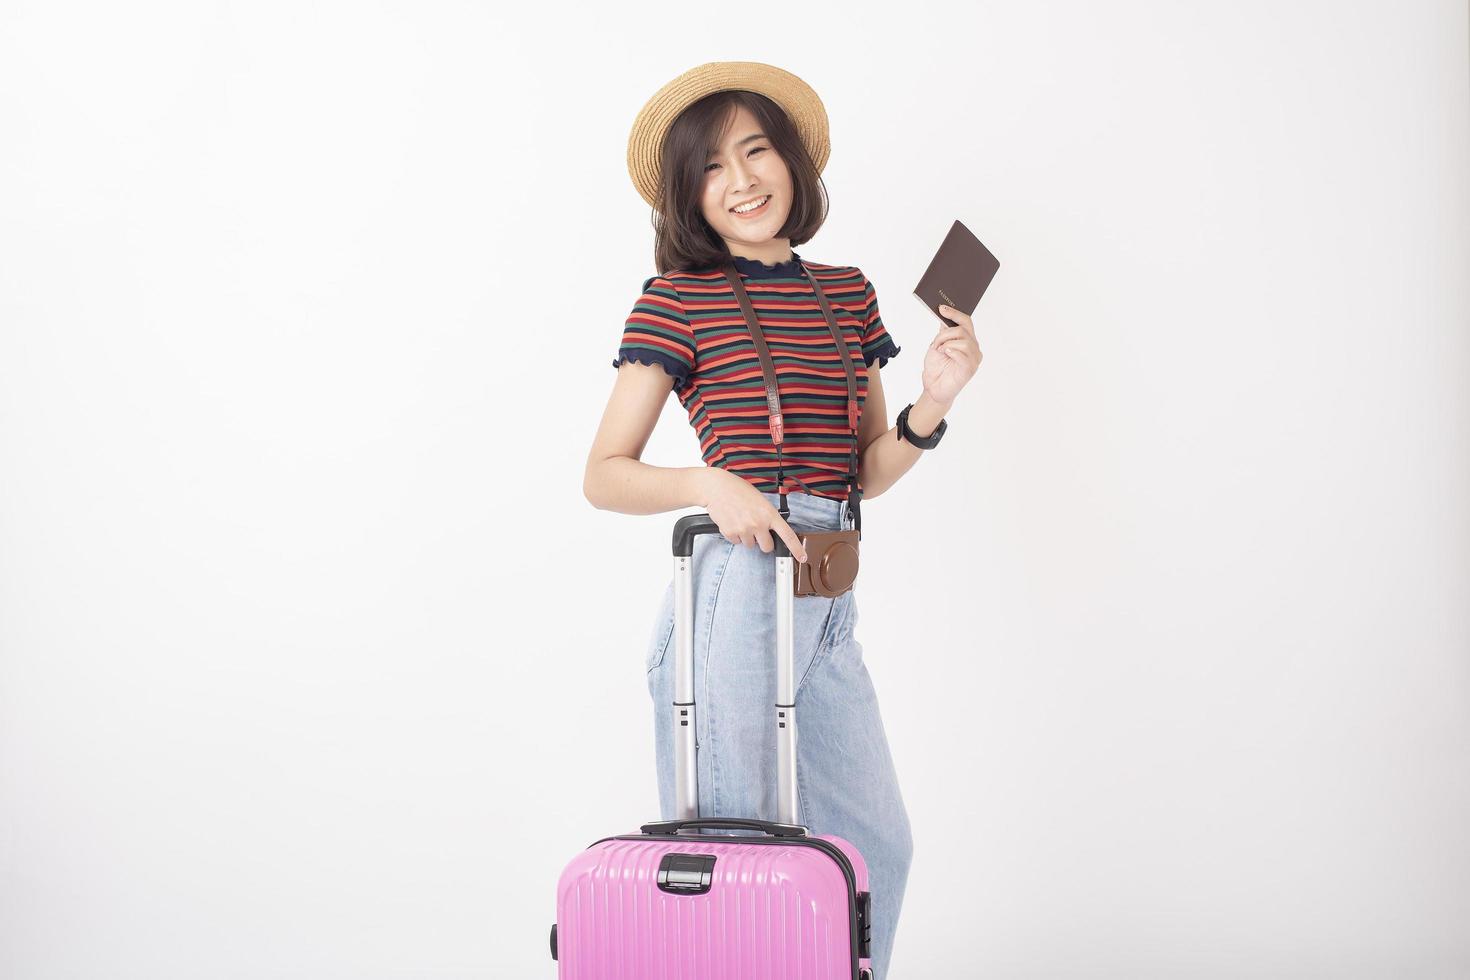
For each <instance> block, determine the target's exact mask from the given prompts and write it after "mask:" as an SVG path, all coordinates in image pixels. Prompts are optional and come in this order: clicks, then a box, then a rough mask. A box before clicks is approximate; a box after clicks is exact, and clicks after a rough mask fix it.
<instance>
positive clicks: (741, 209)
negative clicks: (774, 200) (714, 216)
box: [730, 194, 771, 214]
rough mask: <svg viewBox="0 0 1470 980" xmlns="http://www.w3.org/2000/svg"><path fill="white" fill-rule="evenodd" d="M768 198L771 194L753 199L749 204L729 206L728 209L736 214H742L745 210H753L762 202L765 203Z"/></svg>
mask: <svg viewBox="0 0 1470 980" xmlns="http://www.w3.org/2000/svg"><path fill="white" fill-rule="evenodd" d="M770 199H771V195H769V194H767V195H766V196H765V197H763V198H761V199H760V200H759V201H754V202H752V203H750V204H747V205H744V206H743V207H738V208H731V209H730V210H731V211H734V212H735V213H736V214H744V213H745V212H747V211H754V210H755V209H756V208H758V207H760V206H761V205H762V204H765V203H766V202H767V201H769V200H770Z"/></svg>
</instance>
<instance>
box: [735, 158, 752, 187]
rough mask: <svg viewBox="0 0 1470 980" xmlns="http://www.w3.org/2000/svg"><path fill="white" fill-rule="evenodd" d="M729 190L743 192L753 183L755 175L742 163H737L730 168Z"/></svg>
mask: <svg viewBox="0 0 1470 980" xmlns="http://www.w3.org/2000/svg"><path fill="white" fill-rule="evenodd" d="M729 173H730V188H731V189H732V190H735V191H737V192H739V191H744V190H745V189H746V188H748V187H750V185H751V184H752V183H754V182H755V175H754V174H753V173H751V172H750V170H749V169H748V168H747V167H746V166H745V163H744V162H741V163H738V164H736V165H734V166H732V167H731V168H730V171H729Z"/></svg>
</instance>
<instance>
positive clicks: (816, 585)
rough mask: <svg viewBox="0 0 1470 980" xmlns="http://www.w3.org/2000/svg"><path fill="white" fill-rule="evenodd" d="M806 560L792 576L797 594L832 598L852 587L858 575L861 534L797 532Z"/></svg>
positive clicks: (798, 563) (851, 530) (798, 565)
mask: <svg viewBox="0 0 1470 980" xmlns="http://www.w3.org/2000/svg"><path fill="white" fill-rule="evenodd" d="M798 534H799V536H800V537H801V544H802V547H803V548H805V549H806V556H807V560H806V561H803V562H797V564H796V574H795V575H793V576H792V582H793V583H794V584H795V590H796V595H820V596H827V597H828V598H832V597H835V596H840V595H842V593H844V592H846V591H847V590H848V589H850V588H852V583H853V582H854V581H856V579H857V573H858V532H857V530H856V529H855V528H853V529H848V530H845V531H804V532H798Z"/></svg>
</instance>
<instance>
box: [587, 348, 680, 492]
mask: <svg viewBox="0 0 1470 980" xmlns="http://www.w3.org/2000/svg"><path fill="white" fill-rule="evenodd" d="M673 387H674V379H673V378H671V377H670V376H669V374H668V372H666V371H665V370H664V369H663V368H661V367H658V366H656V365H652V364H641V363H638V362H636V361H625V362H624V363H623V364H622V365H620V366H619V367H618V378H617V381H616V382H615V383H614V384H613V390H612V394H611V395H610V396H609V397H608V400H607V407H606V408H604V409H603V412H602V422H601V423H600V424H599V425H598V427H597V436H596V437H595V438H594V439H593V440H592V449H591V451H590V452H588V454H587V470H586V473H585V474H584V476H583V478H582V493H583V494H584V495H585V496H586V497H587V500H588V501H589V502H591V504H592V506H594V507H596V508H597V509H598V510H611V511H617V512H618V513H621V514H662V513H664V512H665V511H671V510H679V509H680V508H682V507H706V506H708V502H707V500H706V494H705V488H706V481H707V478H708V473H709V468H708V467H706V466H654V465H652V464H650V463H645V462H643V461H642V459H641V457H642V455H643V450H644V449H645V448H646V447H647V445H648V437H649V436H651V435H652V434H653V427H654V426H655V425H657V424H658V417H659V413H660V412H661V411H662V410H663V406H664V403H665V402H666V401H668V398H669V392H670V391H672V390H673Z"/></svg>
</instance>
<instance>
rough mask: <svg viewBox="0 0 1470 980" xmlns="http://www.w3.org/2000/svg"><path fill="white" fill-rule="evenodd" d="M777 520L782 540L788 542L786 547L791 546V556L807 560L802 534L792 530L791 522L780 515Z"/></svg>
mask: <svg viewBox="0 0 1470 980" xmlns="http://www.w3.org/2000/svg"><path fill="white" fill-rule="evenodd" d="M776 520H777V526H776V533H777V534H779V535H781V540H782V541H785V542H786V547H787V548H789V549H790V551H791V557H793V558H795V559H796V560H797V561H806V549H805V548H803V547H802V546H801V536H800V535H799V534H797V533H796V532H795V531H793V530H791V525H790V524H787V523H786V522H785V521H783V520H781V519H780V518H779V517H778V518H777V519H776ZM772 547H774V545H772ZM767 550H770V549H767Z"/></svg>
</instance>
